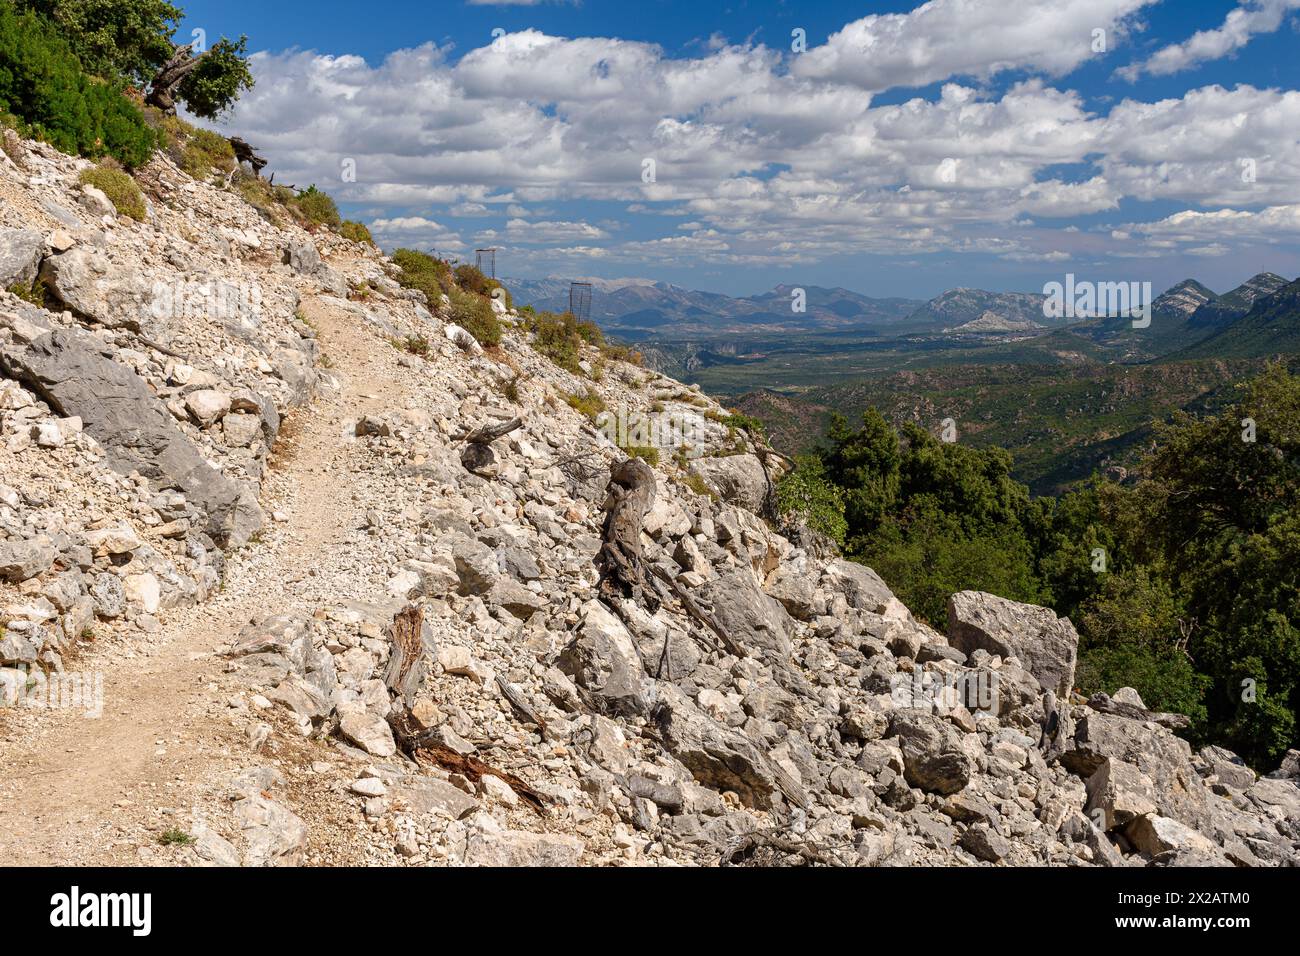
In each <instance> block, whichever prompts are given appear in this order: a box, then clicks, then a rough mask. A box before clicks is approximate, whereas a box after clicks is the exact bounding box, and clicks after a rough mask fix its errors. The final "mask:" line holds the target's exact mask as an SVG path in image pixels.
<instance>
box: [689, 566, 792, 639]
mask: <svg viewBox="0 0 1300 956" xmlns="http://www.w3.org/2000/svg"><path fill="white" fill-rule="evenodd" d="M702 594H703V597H704V599H705V600H706V601H708V602H709V603H711V604H712V605H713V616H714V617H715V618H716V619H717V622H718V624H719V625H720V626H721V627H722V629H723V630H724V631H726V632H727V633H728V634H729V635H730V636H731V638H732V639H733V640H734V641H735V642H736V643H737V644H739V645H740V646H741V647H743V648H745V649H746V650H748V651H751V652H753V651H757V652H760V653H761V652H768V654H769V655H772V656H776V657H778V658H782V659H783V658H786V657H788V656H789V654H790V650H791V646H792V645H791V643H790V632H791V630H792V625H793V622H792V621H791V620H790V615H789V614H788V613H786V610H785V608H784V607H782V606H781V603H780V602H779V601H777V600H776V599H775V598H773V597H771V596H770V595H768V594H766V593H764V591H763V589H762V588H760V587H759V586H758V581H757V579H755V577H754V574H753V572H752V571H750V570H749V569H748V568H736V569H735V570H733V571H730V572H728V573H726V574H723V575H722V576H720V577H718V578H717V579H715V580H713V581H711V582H709V584H708V585H706V586H705V588H704V589H703V590H702Z"/></svg>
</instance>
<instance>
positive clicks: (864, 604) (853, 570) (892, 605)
mask: <svg viewBox="0 0 1300 956" xmlns="http://www.w3.org/2000/svg"><path fill="white" fill-rule="evenodd" d="M823 584H824V585H825V586H826V587H827V588H829V589H830V590H832V591H838V592H839V593H840V594H843V595H844V600H845V601H847V602H848V605H849V607H851V608H854V609H855V610H858V611H870V612H871V613H872V614H880V615H883V616H885V617H888V618H891V619H894V618H896V619H899V620H903V619H906V618H907V616H908V614H907V608H906V607H904V606H903V603H902V602H901V601H899V600H898V598H896V597H894V592H893V591H891V590H889V585H887V584H885V582H884V581H883V580H882V579H881V577H880V575H879V574H877V573H876V572H875V571H873V570H872V569H871V568H869V567H867V566H866V565H865V564H858V563H857V562H855V561H845V560H844V559H842V558H837V559H836V560H834V561H832V562H830V564H828V565H826V570H825V572H824V578H823Z"/></svg>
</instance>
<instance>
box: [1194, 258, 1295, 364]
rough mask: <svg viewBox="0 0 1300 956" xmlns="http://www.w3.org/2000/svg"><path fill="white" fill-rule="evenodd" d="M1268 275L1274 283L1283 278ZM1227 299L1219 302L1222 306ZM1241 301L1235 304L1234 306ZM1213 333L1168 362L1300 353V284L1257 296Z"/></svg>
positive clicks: (1284, 286)
mask: <svg viewBox="0 0 1300 956" xmlns="http://www.w3.org/2000/svg"><path fill="white" fill-rule="evenodd" d="M1266 275H1270V277H1271V279H1277V278H1279V277H1278V276H1272V275H1271V274H1267V273H1266ZM1255 278H1259V276H1256V277H1255ZM1252 281H1254V280H1252ZM1283 281H1284V282H1285V280H1283ZM1269 284H1271V283H1269ZM1236 291H1238V290H1237V289H1234V290H1233V292H1236ZM1231 294H1232V293H1229V295H1231ZM1227 298H1228V296H1224V297H1223V299H1227ZM1223 299H1220V300H1219V302H1220V303H1222V302H1223ZM1240 301H1241V300H1235V301H1234V305H1235V304H1237V303H1239V302H1240ZM1216 304H1217V303H1216ZM1203 309H1204V307H1202V309H1198V310H1197V311H1196V314H1195V315H1193V316H1192V321H1193V322H1195V321H1196V320H1197V319H1198V318H1200V317H1201V313H1202V311H1203ZM1218 315H1219V313H1217V312H1216V313H1211V316H1212V317H1214V318H1216V319H1217V318H1218ZM1212 329H1213V331H1212V332H1211V334H1210V335H1209V336H1207V337H1205V338H1203V339H1201V340H1200V341H1199V342H1197V343H1196V344H1195V345H1192V346H1189V347H1188V348H1186V349H1182V350H1180V351H1178V352H1175V353H1173V354H1172V355H1170V356H1168V358H1169V359H1171V360H1181V359H1195V358H1263V357H1268V356H1273V355H1285V354H1288V353H1292V354H1295V353H1300V280H1296V281H1295V282H1287V283H1286V284H1285V285H1283V286H1281V287H1280V288H1278V289H1275V290H1274V291H1272V292H1268V293H1266V294H1264V293H1257V294H1256V295H1255V297H1254V298H1253V299H1252V300H1250V308H1249V309H1248V310H1247V311H1246V312H1245V314H1244V315H1240V316H1233V317H1231V318H1228V319H1227V320H1226V321H1224V322H1222V323H1219V324H1216V325H1214V326H1212Z"/></svg>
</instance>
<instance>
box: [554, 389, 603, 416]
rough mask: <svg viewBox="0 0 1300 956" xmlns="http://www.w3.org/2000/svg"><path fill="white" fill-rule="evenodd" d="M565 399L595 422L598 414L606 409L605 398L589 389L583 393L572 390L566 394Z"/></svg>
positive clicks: (571, 406)
mask: <svg viewBox="0 0 1300 956" xmlns="http://www.w3.org/2000/svg"><path fill="white" fill-rule="evenodd" d="M564 400H565V402H567V403H568V405H569V407H570V408H572V409H575V410H577V411H579V412H581V413H582V414H583V415H586V416H587V417H588V418H590V419H591V420H592V421H593V422H594V421H595V420H596V416H597V415H599V414H600V413H601V412H603V411H604V410H605V400H604V399H603V398H601V397H600V396H599V395H598V394H596V393H595V392H593V391H587V392H584V393H583V394H581V395H579V394H578V393H576V392H570V393H569V394H567V395H565V396H564Z"/></svg>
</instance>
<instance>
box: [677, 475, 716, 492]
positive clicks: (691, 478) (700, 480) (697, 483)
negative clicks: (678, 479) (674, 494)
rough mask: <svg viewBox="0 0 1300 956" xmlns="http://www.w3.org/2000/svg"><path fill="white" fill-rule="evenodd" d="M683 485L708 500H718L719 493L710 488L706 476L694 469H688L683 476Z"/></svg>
mask: <svg viewBox="0 0 1300 956" xmlns="http://www.w3.org/2000/svg"><path fill="white" fill-rule="evenodd" d="M682 484H684V485H685V486H686V487H687V488H689V489H691V491H693V492H695V493H696V494H697V495H704V496H705V497H706V498H717V497H718V495H717V493H716V492H715V491H714V490H713V489H712V488H710V487H709V483H708V482H707V481H705V480H704V476H703V475H701V474H700V473H699V472H698V471H695V470H694V469H687V471H686V473H685V474H684V475H683V476H682Z"/></svg>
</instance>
